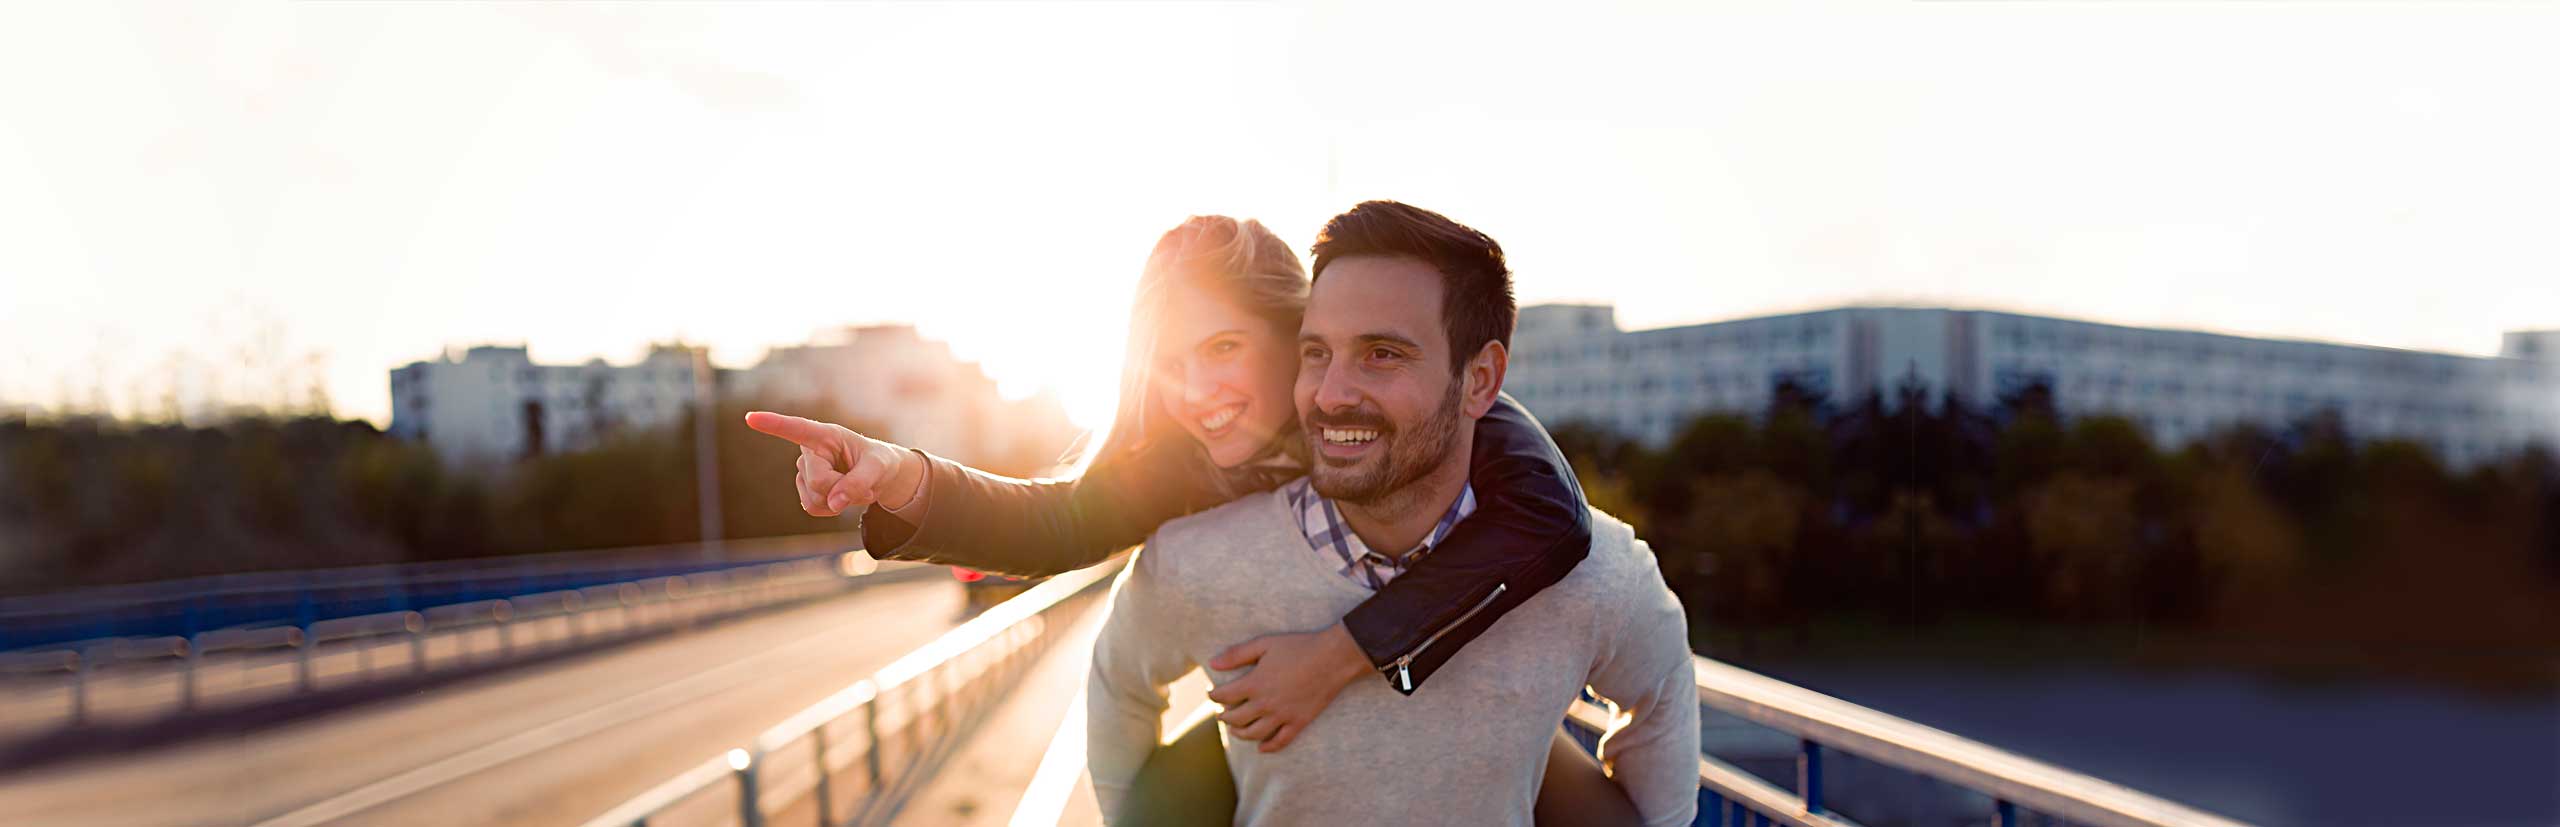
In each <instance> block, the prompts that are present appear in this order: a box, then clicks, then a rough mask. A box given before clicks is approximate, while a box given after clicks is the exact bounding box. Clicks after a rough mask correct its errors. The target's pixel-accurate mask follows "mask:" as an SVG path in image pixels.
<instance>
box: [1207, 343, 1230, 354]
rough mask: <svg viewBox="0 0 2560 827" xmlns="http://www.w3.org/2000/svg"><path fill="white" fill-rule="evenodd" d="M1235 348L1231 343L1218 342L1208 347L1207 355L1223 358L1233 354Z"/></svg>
mask: <svg viewBox="0 0 2560 827" xmlns="http://www.w3.org/2000/svg"><path fill="white" fill-rule="evenodd" d="M1236 347H1237V345H1236V343H1235V342H1233V341H1224V342H1218V343H1215V344H1212V345H1210V346H1209V353H1210V354H1211V355H1213V356H1225V355H1227V354H1229V353H1234V352H1235V350H1236Z"/></svg>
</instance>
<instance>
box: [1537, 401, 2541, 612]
mask: <svg viewBox="0 0 2560 827" xmlns="http://www.w3.org/2000/svg"><path fill="white" fill-rule="evenodd" d="M1781 390H1782V392H1780V393H1778V394H1776V401H1775V402H1773V404H1772V405H1771V406H1770V407H1769V409H1768V410H1767V411H1765V412H1764V413H1763V414H1762V415H1761V416H1759V417H1756V418H1751V417H1742V416H1736V415H1732V414H1710V415H1705V416H1701V417H1699V418H1698V419H1696V420H1694V421H1692V422H1690V423H1689V424H1688V425H1687V426H1686V427H1684V428H1682V429H1681V430H1680V431H1678V432H1677V434H1676V436H1674V438H1673V439H1672V440H1671V441H1670V443H1669V444H1667V445H1664V446H1662V447H1660V448H1658V449H1655V448H1647V447H1645V446H1642V445H1638V444H1634V443H1629V442H1626V441H1624V440H1619V439H1616V438H1615V437H1612V436H1610V435H1609V434H1607V433H1606V432H1604V431H1600V430H1597V429H1593V428H1588V427H1585V426H1583V425H1580V424H1574V423H1567V424H1563V425H1560V426H1558V427H1557V428H1556V431H1555V433H1556V434H1557V438H1558V443H1559V445H1562V446H1564V448H1565V450H1566V454H1567V456H1568V458H1569V459H1571V460H1572V461H1573V463H1574V465H1575V468H1576V471H1577V473H1579V474H1580V475H1581V476H1582V477H1583V479H1584V484H1585V487H1586V489H1590V490H1599V491H1603V492H1611V493H1609V495H1608V496H1610V497H1613V498H1615V499H1613V500H1612V501H1610V502H1603V496H1602V495H1601V494H1595V495H1594V496H1593V502H1594V503H1595V504H1600V505H1601V507H1603V508H1604V509H1608V510H1610V511H1612V512H1613V513H1617V514H1620V515H1621V516H1623V517H1625V518H1627V519H1628V520H1629V521H1630V522H1632V523H1634V524H1636V525H1637V527H1638V529H1639V531H1640V532H1642V534H1643V536H1644V537H1645V538H1646V539H1647V540H1648V541H1649V542H1650V543H1651V544H1652V546H1653V547H1654V550H1655V551H1656V553H1657V554H1658V555H1659V557H1660V559H1661V561H1662V566H1663V570H1664V574H1665V577H1666V579H1667V580H1668V581H1669V582H1670V584H1671V585H1672V586H1673V588H1674V589H1675V590H1676V591H1678V592H1680V594H1681V595H1682V598H1683V600H1684V602H1685V603H1686V604H1687V605H1688V606H1689V607H1690V609H1691V611H1692V613H1693V615H1694V617H1693V620H1692V624H1693V628H1699V627H1703V628H1712V629H1720V630H1726V631H1740V632H1742V633H1744V634H1745V635H1748V634H1749V633H1750V632H1751V631H1752V630H1763V631H1766V630H1772V629H1793V630H1795V631H1796V632H1797V633H1798V634H1802V630H1803V628H1804V624H1807V623H1810V622H1812V621H1814V620H1817V619H1822V618H1844V619H1845V618H1866V619H1872V620H1881V621H1885V622H1888V623H1892V624H1898V625H1907V624H1929V623H1934V622H1936V621H1939V620H1942V619H1948V618H1969V619H1977V620H1990V621H1993V622H1999V623H2013V624H2015V623H2027V624H2069V625H2093V626H2108V627H2115V626H2125V625H2131V626H2136V627H2140V626H2156V627H2160V628H2164V629H2184V630H2189V631H2193V632H2197V633H2200V634H2205V635H2208V636H2221V637H2225V638H2229V639H2232V640H2236V641H2246V642H2250V643H2248V644H2247V645H2252V646H2264V645H2270V644H2281V645H2295V644H2302V645H2319V646H2329V647H2348V648H2352V647H2359V646H2363V647H2378V648H2375V651H2404V650H2403V649H2393V648H2390V647H2419V648H2421V649H2424V648H2433V647H2467V649H2466V650H2469V651H2477V650H2483V649H2486V650H2501V649H2502V647H2503V649H2505V650H2514V649H2519V648H2521V649H2525V650H2531V651H2537V652H2542V653H2544V654H2546V655H2547V654H2549V653H2550V652H2551V651H2552V650H2553V649H2554V648H2555V646H2556V645H2560V461H2555V459H2554V457H2553V456H2552V454H2551V453H2550V451H2548V450H2546V449H2539V448H2537V449H2535V450H2531V451H2527V452H2525V453H2523V454H2521V455H2519V456H2517V457H2514V458H2512V459H2511V460H2509V461H2506V462H2503V463H2497V464H2493V465H2489V466H2484V467H2481V468H2477V469H2473V470H2471V471H2469V472H2466V473H2461V474H2456V473H2453V472H2451V471H2448V470H2447V469H2445V468H2444V466H2443V465H2442V464H2441V463H2440V462H2438V461H2437V460H2436V459H2435V457H2434V456H2432V454H2431V453H2430V452H2429V451H2428V450H2427V448H2426V447H2425V446H2423V445H2420V444H2417V443H2412V442H2407V441H2399V440H2374V441H2368V442H2358V441H2356V440H2354V439H2353V438H2352V437H2351V435H2350V434H2348V433H2347V432H2346V430H2345V429H2344V428H2343V427H2342V426H2341V425H2340V424H2339V418H2338V417H2336V416H2334V415H2329V414H2324V415H2320V416H2315V417H2310V418H2307V419H2305V420H2303V421H2301V422H2297V423H2294V424H2292V425H2290V426H2286V427H2280V428H2266V427H2247V426H2244V427H2238V428H2232V429H2228V430H2225V431H2221V432H2217V433H2213V434H2210V435H2207V436H2205V437H2204V438H2202V439H2199V440H2197V441H2195V442H2193V443H2191V444H2188V445H2183V446H2156V445H2153V444H2152V443H2151V440H2150V438H2149V436H2148V434H2147V433H2146V432H2145V431H2144V429H2143V428H2142V427H2140V426H2139V425H2137V424H2136V423H2134V422H2132V421H2130V420H2127V419H2124V418H2121V417H2113V416H2088V417H2077V418H2071V419H2065V418H2063V417H2061V416H2059V415H2058V414H2057V413H2056V412H2055V410H2054V408H2053V403H2052V399H2053V397H2052V393H2051V392H2050V390H2049V389H2047V388H2044V387H2042V386H2030V387H2027V388H2024V389H2021V390H2019V391H2017V392H2015V393H2012V394H2011V395H2009V396H2007V397H2005V398H2003V399H2002V400H2000V401H1999V402H1998V403H1997V404H1995V405H1994V406H1993V407H1991V408H1990V409H1988V410H1976V409H1972V408H1969V407H1968V406H1966V405H1964V404H1963V403H1962V402H1961V401H1960V400H1958V399H1956V398H1953V397H1945V398H1939V399H1934V400H1933V399H1930V398H1928V397H1927V396H1926V395H1925V393H1924V392H1923V391H1922V390H1921V389H1920V387H1919V386H1917V385H1906V386H1904V387H1900V388H1896V389H1894V390H1893V391H1892V396H1891V397H1890V399H1888V398H1887V397H1885V396H1884V395H1881V394H1873V393H1870V394H1866V395H1864V396H1861V397H1858V398H1853V399H1850V400H1848V401H1847V402H1846V404H1839V405H1834V404H1832V403H1830V402H1829V401H1827V400H1822V399H1819V398H1816V397H1813V396H1811V395H1809V394H1805V393H1803V392H1801V391H1798V390H1792V389H1785V388H1782V389H1781ZM1746 639H1747V638H1746ZM2406 651H2416V650H2415V649H2408V650H2406Z"/></svg>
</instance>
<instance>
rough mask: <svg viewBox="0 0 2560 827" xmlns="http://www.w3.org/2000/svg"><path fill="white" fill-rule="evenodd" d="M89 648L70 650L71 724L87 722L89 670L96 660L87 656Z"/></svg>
mask: <svg viewBox="0 0 2560 827" xmlns="http://www.w3.org/2000/svg"><path fill="white" fill-rule="evenodd" d="M90 648H91V647H87V646H83V647H80V648H78V649H73V650H71V723H73V724H85V723H88V722H89V669H90V662H91V661H94V660H96V659H97V658H96V657H94V656H92V655H90V654H89V650H90Z"/></svg>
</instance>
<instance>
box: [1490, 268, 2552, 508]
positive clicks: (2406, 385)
mask: <svg viewBox="0 0 2560 827" xmlns="http://www.w3.org/2000/svg"><path fill="white" fill-rule="evenodd" d="M1786 380H1793V381H1795V382H1796V383H1798V384H1799V385H1801V386H1803V387H1806V388H1808V389H1812V390H1815V391H1817V392H1821V393H1823V394H1826V395H1827V396H1828V397H1829V399H1830V400H1831V401H1832V402H1833V403H1834V404H1846V403H1849V402H1851V401H1853V400H1856V399H1859V398H1862V397H1863V396H1864V395H1865V394H1866V393H1868V392H1869V391H1878V392H1881V393H1883V394H1884V396H1885V399H1886V402H1887V404H1889V405H1890V404H1892V403H1893V400H1894V398H1895V396H1896V393H1895V392H1896V390H1897V389H1898V388H1899V387H1901V386H1902V385H1904V384H1905V383H1906V382H1910V383H1917V384H1918V385H1919V386H1920V387H1922V388H1923V389H1924V392H1925V394H1926V397H1927V398H1928V399H1929V400H1930V404H1932V405H1935V404H1937V401H1938V400H1939V399H1941V398H1943V397H1944V395H1946V394H1950V393H1952V394H1953V396H1954V397H1955V398H1957V399H1959V400H1962V401H1963V402H1964V403H1965V404H1966V405H1969V406H1974V407H1977V408H1981V407H1988V406H1990V405H1993V404H1996V403H1997V402H1998V401H1999V399H2000V398H2001V397H2002V396H2004V395H2007V394H2009V393H2013V392H2015V391H2017V390H2019V389H2022V388H2025V387H2027V386H2030V385H2033V384H2037V383H2042V384H2044V385H2046V386H2047V387H2050V388H2051V389H2052V390H2053V394H2054V404H2055V407H2056V408H2057V410H2059V411H2060V412H2061V413H2062V414H2063V415H2065V416H2079V415H2090V414H2118V415H2123V416H2126V417H2128V418H2131V419H2132V420H2133V421H2134V422H2136V423H2138V424H2139V425H2141V426H2142V427H2143V428H2144V429H2145V430H2146V431H2148V432H2149V434H2150V435H2151V438H2152V439H2153V441H2154V443H2155V444H2160V445H2164V446H2175V445H2182V444H2184V443H2186V442H2188V441H2191V440H2194V439H2196V438H2199V437H2202V436H2205V435H2207V434H2210V433H2212V432H2213V431H2215V430H2218V429H2221V428H2223V427H2226V426H2230V425H2235V424H2240V423H2255V424H2260V425H2265V426H2270V427H2277V428H2281V427H2284V426H2286V425H2289V424H2291V423H2294V422H2298V421H2300V420H2302V419H2303V418H2304V417H2308V416H2310V415H2313V414H2315V413H2319V412H2321V411H2324V410H2334V411H2336V412H2337V413H2338V414H2339V415H2340V417H2341V418H2342V419H2343V421H2344V422H2345V424H2346V427H2347V428H2348V430H2349V432H2350V433H2352V434H2355V435H2357V436H2359V437H2366V438H2371V437H2397V438H2405V439H2411V440H2415V441H2418V442H2421V443H2424V444H2426V445H2428V446H2429V447H2431V448H2433V449H2434V450H2435V452H2436V454H2437V456H2438V457H2439V458H2440V459H2442V460H2443V461H2444V462H2445V463H2446V464H2447V465H2449V466H2452V467H2456V468H2461V467H2467V466H2471V465H2474V464H2477V463H2480V462H2484V461H2488V460H2492V459H2496V458H2498V457H2501V456H2506V455H2508V454H2511V453H2513V452H2515V451H2517V450H2520V449H2522V448H2523V447H2524V446H2525V445H2527V444H2529V443H2532V442H2536V441H2539V442H2541V443H2542V444H2544V445H2549V446H2553V447H2560V331H2521V332H2513V333H2508V334H2506V336H2505V339H2504V344H2503V347H2502V350H2501V352H2500V354H2499V355H2498V356H2494V357H2475V356H2462V355H2455V354H2445V353H2427V352H2420V351H2408V350H2394V349H2389V348H2377V347H2364V346H2356V345H2338V344H2326V343H2318V342H2301V341H2284V340H2274V339H2256V338H2248V337H2242V336H2229V335H2222V334H2213V333H2199V332H2193V331H2183V330H2163V329H2154V328H2137V327H2124V326H2120V325H2109V324H2099V323H2095V322H2084V321H2076V320H2070V319H2058V318H2050V317H2043V316H2029V315H2022V314H2015V313H2000V312H1992V311H1979V310H1952V309H1941V308H1903V307H1844V308H1837V309H1831V310H1822V311H1816V312H1809V313H1796V314H1788V315H1780V316H1766V317H1759V318H1750V319H1737V320H1733V321H1725V322H1715V323H1710V324H1701V325H1690V326H1685V327H1672V328H1660V329H1655V330H1636V331H1627V330H1620V329H1619V328H1618V325H1617V314H1616V311H1615V309H1614V308H1612V307H1609V306H1595V305H1542V306H1535V307H1527V308H1523V309H1522V310H1521V312H1520V323H1519V327H1518V328H1517V330H1516V332H1515V333H1514V335H1513V356H1512V366H1511V373H1510V376H1509V378H1508V379H1507V380H1506V381H1505V383H1504V387H1505V389H1507V390H1509V391H1510V392H1511V393H1512V395H1513V396H1515V397H1518V398H1519V399H1520V401H1521V403H1522V404H1524V405H1527V406H1528V407H1529V409H1530V410H1531V411H1532V412H1534V413H1536V414H1537V415H1538V416H1539V417H1540V418H1541V419H1544V420H1546V421H1548V422H1549V423H1551V424H1560V423H1563V422H1572V421H1582V422H1587V423H1591V424H1594V425H1598V426H1600V427H1603V428H1607V429H1610V430H1612V431H1614V432H1616V433H1619V434H1622V435H1626V436H1629V437H1633V438H1635V439H1638V440H1641V441H1644V442H1646V443H1648V444H1652V445H1657V446H1658V445H1662V444H1664V443H1667V442H1669V441H1670V439H1671V438H1672V436H1673V435H1674V434H1676V433H1677V432H1678V430H1679V428H1680V427H1681V426H1682V425H1684V424H1685V423H1686V422H1687V421H1688V420H1690V419H1692V418H1694V417H1696V416H1697V415H1699V414H1702V413H1708V412H1718V411H1721V412H1738V413H1757V412H1760V411H1762V410H1765V409H1766V407H1767V406H1768V404H1769V400H1770V394H1771V391H1772V389H1773V388H1775V387H1776V386H1777V385H1778V384H1779V383H1780V382H1781V381H1786Z"/></svg>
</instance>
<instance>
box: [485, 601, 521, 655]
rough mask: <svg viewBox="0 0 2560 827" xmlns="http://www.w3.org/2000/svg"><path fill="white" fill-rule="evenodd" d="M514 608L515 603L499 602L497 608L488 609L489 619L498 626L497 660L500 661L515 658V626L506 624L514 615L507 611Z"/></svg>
mask: <svg viewBox="0 0 2560 827" xmlns="http://www.w3.org/2000/svg"><path fill="white" fill-rule="evenodd" d="M514 607H515V601H512V600H500V601H498V605H497V606H495V607H492V608H490V609H489V616H490V618H491V619H493V620H495V621H496V622H497V624H498V660H501V661H504V660H508V659H511V658H514V657H515V656H516V640H515V626H514V624H512V623H509V622H507V621H508V619H509V618H510V617H512V616H513V615H514V614H515V612H512V611H509V609H512V608H514Z"/></svg>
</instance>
